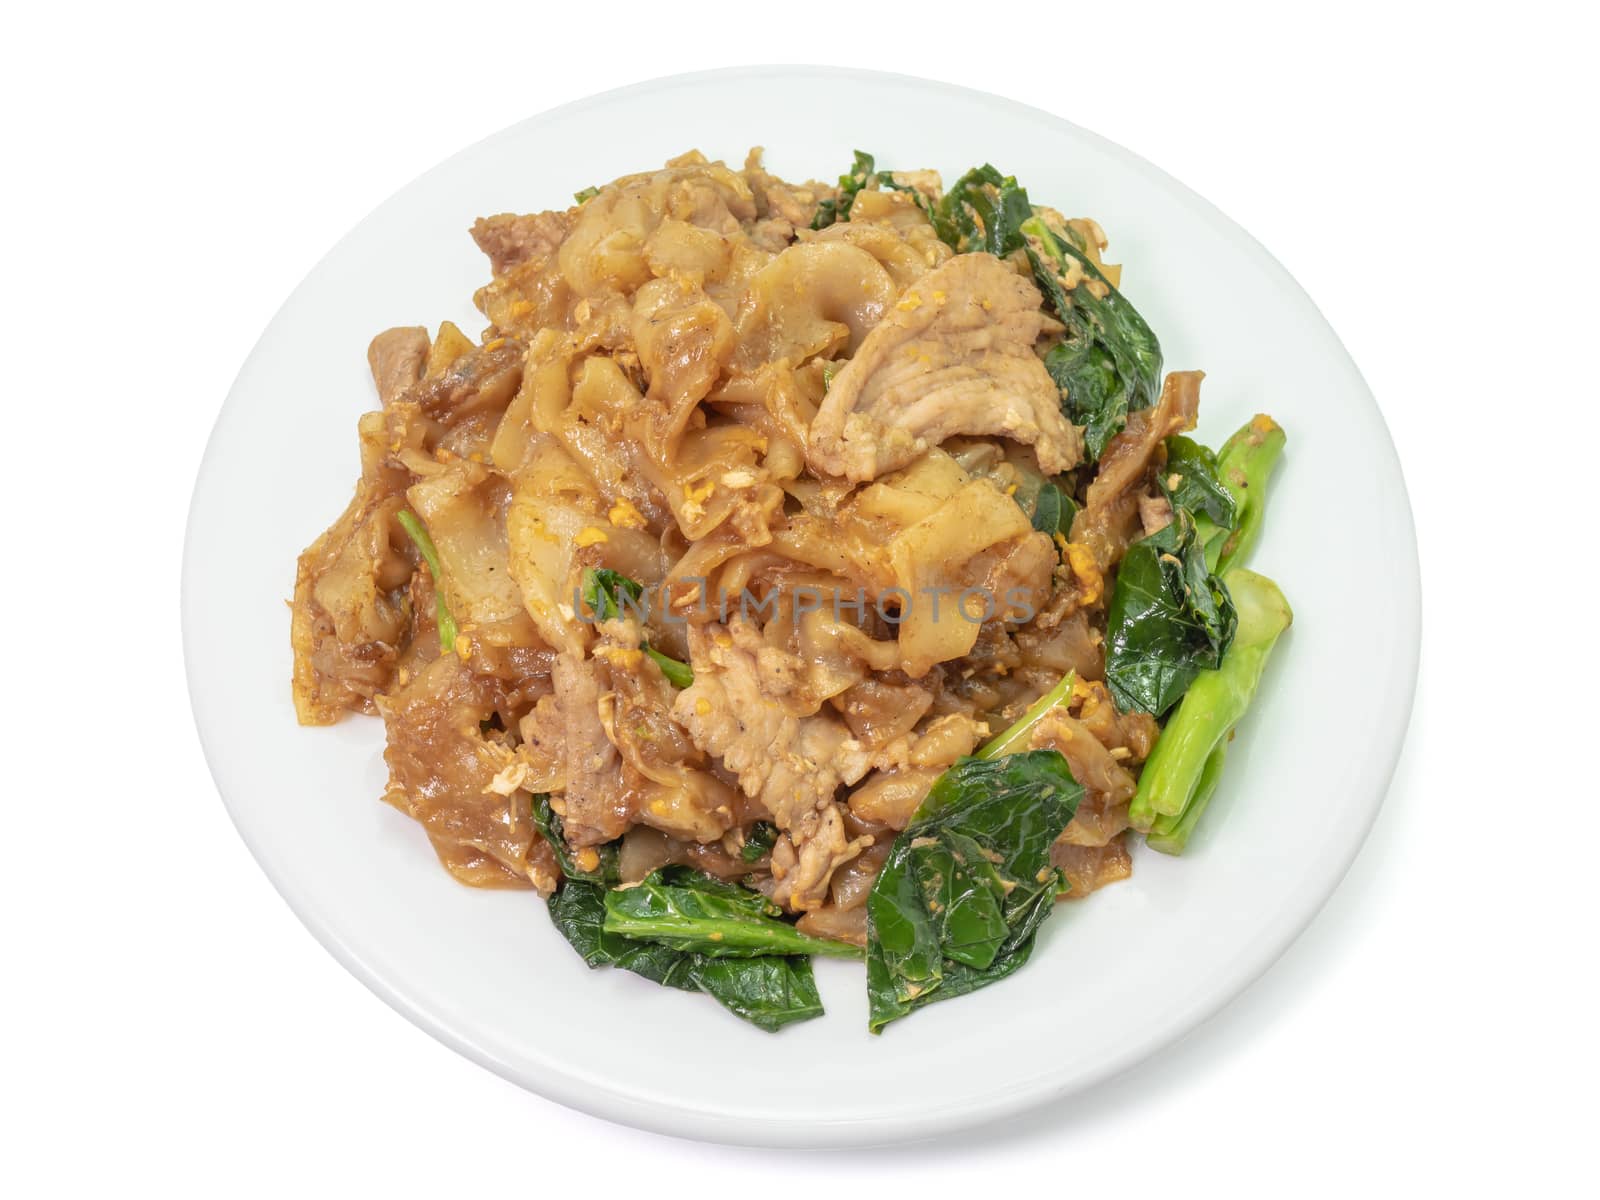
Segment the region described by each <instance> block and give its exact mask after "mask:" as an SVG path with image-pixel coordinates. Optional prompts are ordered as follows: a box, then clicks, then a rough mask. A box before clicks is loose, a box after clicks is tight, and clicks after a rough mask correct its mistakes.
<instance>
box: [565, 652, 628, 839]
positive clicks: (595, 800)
mask: <svg viewBox="0 0 1600 1200" xmlns="http://www.w3.org/2000/svg"><path fill="white" fill-rule="evenodd" d="M604 670H605V666H604V665H603V664H602V663H599V662H596V661H594V660H592V659H587V660H586V659H584V658H583V657H581V655H578V654H570V653H568V654H559V655H557V656H556V661H555V667H554V669H553V670H552V671H551V682H552V683H554V685H555V695H556V697H557V703H558V705H559V709H560V715H561V724H560V728H561V733H562V737H563V741H564V757H565V760H566V784H567V787H566V792H565V794H564V796H563V797H562V807H563V808H564V810H565V811H564V812H562V814H561V819H562V824H563V825H564V826H565V829H566V834H567V841H568V842H570V843H571V844H572V845H573V846H574V847H582V846H597V845H600V844H601V843H602V842H609V841H611V840H612V839H613V838H617V837H621V836H622V833H623V831H624V830H625V829H627V827H628V826H629V824H630V823H631V818H632V808H633V804H632V796H631V792H630V790H629V789H628V788H626V787H625V786H624V781H623V778H622V759H621V756H620V755H619V754H618V753H617V748H616V747H615V746H614V745H612V744H611V739H610V738H608V737H607V736H606V730H605V725H604V723H603V722H602V720H601V713H600V698H601V695H602V693H603V692H605V691H606V690H607V689H606V688H604V687H603V686H602V680H601V679H600V673H601V672H602V671H604Z"/></svg>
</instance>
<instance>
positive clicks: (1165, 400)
mask: <svg viewBox="0 0 1600 1200" xmlns="http://www.w3.org/2000/svg"><path fill="white" fill-rule="evenodd" d="M1204 378H1205V372H1203V371H1172V372H1169V373H1168V375H1167V377H1166V379H1165V380H1163V381H1162V384H1161V397H1160V399H1159V400H1157V401H1156V404H1155V407H1153V408H1142V409H1140V410H1139V411H1137V412H1131V413H1129V414H1128V423H1127V425H1126V426H1125V427H1124V428H1123V430H1122V432H1121V433H1119V434H1117V436H1116V437H1114V438H1112V439H1111V441H1110V442H1109V443H1108V444H1107V445H1106V449H1105V453H1104V454H1102V455H1101V456H1100V470H1099V471H1098V472H1097V473H1096V475H1095V477H1094V479H1093V480H1091V481H1090V483H1089V490H1088V492H1087V494H1086V495H1085V497H1084V505H1083V508H1082V509H1080V510H1079V512H1078V515H1077V516H1076V517H1075V518H1074V519H1073V522H1072V538H1071V540H1072V541H1073V542H1075V543H1077V544H1078V545H1082V546H1087V547H1088V548H1089V552H1090V554H1091V555H1093V557H1094V561H1095V562H1096V564H1098V566H1099V567H1100V569H1101V570H1105V569H1107V568H1109V567H1112V566H1115V565H1116V564H1117V563H1118V562H1120V561H1121V559H1122V554H1123V551H1125V550H1126V549H1127V548H1128V543H1129V541H1131V540H1132V539H1133V538H1134V537H1135V536H1137V533H1138V531H1139V528H1140V503H1139V500H1140V494H1141V493H1142V492H1144V490H1145V488H1144V484H1145V480H1146V478H1147V477H1148V476H1149V473H1150V470H1151V468H1152V467H1158V466H1160V465H1161V464H1162V463H1164V462H1165V461H1166V441H1167V439H1168V438H1169V437H1171V436H1172V435H1173V434H1175V433H1183V432H1185V431H1187V430H1190V429H1193V428H1194V423H1195V418H1196V416H1197V415H1198V413H1199V408H1200V381H1201V380H1202V379H1204Z"/></svg>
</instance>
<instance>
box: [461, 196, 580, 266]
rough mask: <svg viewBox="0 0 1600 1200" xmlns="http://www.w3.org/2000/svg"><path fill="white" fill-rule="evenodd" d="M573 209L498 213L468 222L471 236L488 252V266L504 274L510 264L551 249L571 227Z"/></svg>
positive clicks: (543, 255) (515, 264)
mask: <svg viewBox="0 0 1600 1200" xmlns="http://www.w3.org/2000/svg"><path fill="white" fill-rule="evenodd" d="M576 213H577V210H576V209H567V210H566V211H565V212H542V213H530V214H528V215H526V216H518V215H515V214H513V213H501V214H500V215H498V216H494V217H479V218H478V219H477V220H476V221H474V222H473V223H472V240H473V241H475V242H477V243H478V249H479V250H482V251H483V252H484V253H485V254H487V255H488V256H489V267H490V269H491V270H492V271H493V272H494V273H495V274H496V275H504V274H505V273H506V272H507V271H509V270H511V268H512V267H518V266H521V265H522V264H523V263H525V262H531V261H532V260H534V259H536V258H545V257H548V256H549V255H550V254H552V253H554V252H555V250H556V248H557V247H558V246H560V245H561V239H563V238H564V237H566V236H567V231H568V230H569V229H571V228H572V222H573V219H574V216H575V215H576Z"/></svg>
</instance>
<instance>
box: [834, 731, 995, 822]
mask: <svg viewBox="0 0 1600 1200" xmlns="http://www.w3.org/2000/svg"><path fill="white" fill-rule="evenodd" d="M988 736H989V727H988V725H986V724H985V723H984V722H982V721H978V720H975V719H974V718H972V717H969V716H965V715H963V714H960V713H946V714H945V715H943V716H938V717H933V718H931V719H930V720H929V721H927V722H926V723H925V724H924V725H923V726H922V728H920V729H918V730H917V731H915V732H913V733H907V734H902V735H901V736H900V737H897V738H894V739H893V740H892V741H890V742H888V743H887V744H885V745H883V746H880V747H878V748H877V749H876V750H875V751H874V753H873V756H872V764H873V766H875V767H876V768H878V769H877V770H876V771H875V772H874V773H873V775H872V777H871V778H869V779H868V780H867V781H866V782H865V783H863V784H862V785H861V786H860V787H858V788H856V789H855V791H853V792H851V793H850V812H851V813H852V814H853V815H854V816H856V817H857V818H859V819H861V820H863V821H870V822H872V823H873V824H877V825H887V826H888V827H889V828H890V829H904V828H905V827H906V826H907V825H908V824H910V823H911V817H912V814H914V813H915V812H916V811H917V806H918V805H920V804H921V803H922V801H923V799H924V798H925V797H926V796H927V794H928V789H929V788H931V787H932V786H933V785H934V781H935V780H937V779H938V778H939V776H940V775H942V774H944V772H945V769H946V768H947V767H949V766H951V765H952V764H953V763H954V762H955V761H956V760H957V759H958V758H960V757H961V756H962V755H964V754H971V753H972V751H973V750H974V749H975V748H976V747H977V745H978V743H979V742H981V741H982V740H983V739H984V738H986V737H988Z"/></svg>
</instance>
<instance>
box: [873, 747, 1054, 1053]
mask: <svg viewBox="0 0 1600 1200" xmlns="http://www.w3.org/2000/svg"><path fill="white" fill-rule="evenodd" d="M1082 796H1083V789H1082V788H1081V787H1079V786H1078V784H1077V782H1076V781H1075V780H1074V779H1073V778H1072V772H1071V771H1070V770H1068V768H1067V763H1066V760H1065V759H1063V758H1062V757H1061V755H1060V754H1058V753H1057V752H1056V751H1054V750H1032V751H1028V752H1026V753H1021V754H1009V755H1005V756H1004V757H999V758H993V759H983V758H963V759H961V760H960V761H958V762H957V763H956V764H955V765H954V766H953V767H951V768H950V769H949V770H948V771H946V772H945V773H944V774H943V775H941V776H940V777H939V779H938V780H937V781H936V782H935V783H934V785H933V788H932V790H930V791H929V793H928V796H927V799H925V800H924V801H923V802H922V805H921V807H919V808H918V809H917V812H916V815H915V816H914V817H913V818H912V821H911V823H910V824H909V825H908V826H907V827H906V828H905V830H904V831H902V832H901V834H900V835H899V836H898V837H897V838H895V841H894V845H893V846H892V847H891V848H890V851H889V857H888V859H887V860H886V861H885V862H884V866H883V870H882V871H881V872H880V873H879V875H878V878H877V880H876V881H875V882H874V883H873V886H872V891H871V893H870V894H869V896H868V897H867V996H868V1003H869V1006H870V1016H869V1020H868V1027H869V1028H870V1029H871V1030H872V1031H873V1032H874V1033H876V1032H879V1031H881V1030H882V1029H883V1027H884V1026H885V1025H886V1024H888V1023H889V1022H890V1021H894V1020H898V1019H899V1018H900V1017H903V1016H906V1015H907V1014H909V1013H910V1012H911V1011H912V1010H914V1009H916V1008H918V1007H920V1006H922V1005H924V1004H931V1003H933V1002H935V1001H937V1000H946V999H950V998H951V997H953V996H960V995H964V994H966V993H967V992H971V991H975V990H976V989H978V988H981V987H985V986H987V985H989V984H991V983H994V982H995V981H996V980H999V979H1003V978H1005V977H1006V976H1007V975H1010V974H1011V973H1012V972H1013V971H1015V970H1016V969H1017V968H1018V967H1019V966H1021V965H1022V964H1023V963H1024V962H1026V961H1027V957H1028V955H1029V954H1030V953H1031V952H1032V949H1033V939H1034V935H1035V933H1036V932H1037V931H1038V927H1039V924H1040V923H1041V922H1042V921H1043V920H1044V918H1045V917H1046V916H1048V915H1049V913H1050V910H1051V907H1052V905H1053V903H1054V900H1055V896H1056V893H1057V892H1058V891H1060V890H1061V887H1062V879H1061V876H1060V872H1058V871H1057V870H1056V869H1055V868H1054V867H1052V866H1051V865H1050V846H1051V844H1052V843H1054V841H1055V840H1056V838H1057V837H1059V836H1060V834H1061V831H1062V830H1063V829H1064V828H1066V825H1067V822H1069V821H1070V820H1072V816H1073V813H1075V812H1076V811H1077V808H1078V801H1079V800H1080V799H1081V798H1082Z"/></svg>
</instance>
